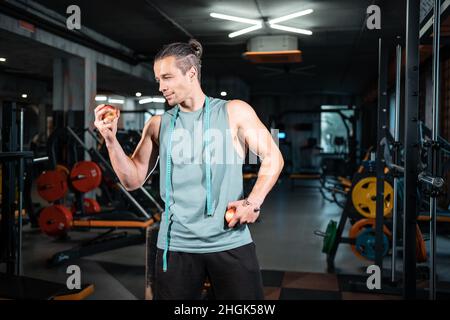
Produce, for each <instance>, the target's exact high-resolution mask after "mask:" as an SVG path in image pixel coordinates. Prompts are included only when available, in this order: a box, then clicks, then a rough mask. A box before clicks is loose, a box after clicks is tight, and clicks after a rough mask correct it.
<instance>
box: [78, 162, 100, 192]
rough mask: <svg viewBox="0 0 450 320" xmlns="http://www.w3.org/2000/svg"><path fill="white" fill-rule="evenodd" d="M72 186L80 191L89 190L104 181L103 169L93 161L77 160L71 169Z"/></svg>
mask: <svg viewBox="0 0 450 320" xmlns="http://www.w3.org/2000/svg"><path fill="white" fill-rule="evenodd" d="M70 182H71V185H72V187H73V188H74V189H75V190H77V191H79V192H89V191H91V190H94V189H95V188H97V187H98V186H99V185H100V183H101V182H102V170H101V169H100V167H99V166H98V165H97V164H96V163H95V162H93V161H80V162H77V163H76V164H75V165H74V166H73V168H72V170H71V171H70Z"/></svg>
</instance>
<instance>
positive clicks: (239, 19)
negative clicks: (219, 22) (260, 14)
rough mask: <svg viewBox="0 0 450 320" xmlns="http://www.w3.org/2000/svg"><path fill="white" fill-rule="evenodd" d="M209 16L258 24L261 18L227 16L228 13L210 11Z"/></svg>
mask: <svg viewBox="0 0 450 320" xmlns="http://www.w3.org/2000/svg"><path fill="white" fill-rule="evenodd" d="M210 16H211V17H213V18H217V19H223V20H229V21H235V22H242V23H247V24H260V23H261V20H253V19H247V18H240V17H235V16H229V15H226V14H221V13H215V12H213V13H211V14H210Z"/></svg>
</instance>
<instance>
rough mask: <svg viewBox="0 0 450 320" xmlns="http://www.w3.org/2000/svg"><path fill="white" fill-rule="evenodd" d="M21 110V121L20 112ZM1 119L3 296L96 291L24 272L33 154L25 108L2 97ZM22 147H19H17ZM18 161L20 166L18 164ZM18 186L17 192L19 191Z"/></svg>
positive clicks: (73, 296)
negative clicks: (26, 195) (26, 143)
mask: <svg viewBox="0 0 450 320" xmlns="http://www.w3.org/2000/svg"><path fill="white" fill-rule="evenodd" d="M18 113H19V119H20V120H19V124H17V115H18ZM0 119H1V122H2V129H1V135H2V146H1V147H2V148H1V152H0V164H1V166H2V181H1V183H2V185H3V186H2V201H1V211H0V215H1V219H0V263H5V264H6V268H5V271H6V272H5V273H0V299H20V300H25V299H42V300H49V299H53V300H58V299H61V300H79V299H84V298H86V297H87V296H89V295H91V294H92V293H93V292H94V286H93V285H92V284H81V288H80V289H75V290H70V291H69V290H68V289H67V286H66V284H59V283H53V282H50V281H43V280H39V279H33V278H29V277H24V276H23V275H22V223H23V220H22V214H18V215H17V218H16V217H15V212H16V211H18V212H22V211H23V190H24V184H23V180H24V162H25V160H27V161H29V160H30V159H32V158H33V156H34V154H33V152H30V151H23V140H22V137H23V130H22V128H23V109H21V108H18V107H17V106H16V104H15V103H14V102H7V101H3V103H2V106H1V107H0ZM17 150H19V151H17ZM17 162H18V166H16V164H17ZM16 190H17V192H16Z"/></svg>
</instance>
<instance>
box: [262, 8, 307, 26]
mask: <svg viewBox="0 0 450 320" xmlns="http://www.w3.org/2000/svg"><path fill="white" fill-rule="evenodd" d="M313 12H314V10H313V9H308V10H303V11H299V12H294V13H291V14H288V15H286V16H282V17H279V18H276V19H273V20H269V23H270V24H272V23H279V22H283V21H288V20H291V19H294V18H297V17H301V16H304V15H307V14H310V13H313Z"/></svg>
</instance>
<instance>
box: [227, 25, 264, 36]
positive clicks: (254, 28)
mask: <svg viewBox="0 0 450 320" xmlns="http://www.w3.org/2000/svg"><path fill="white" fill-rule="evenodd" d="M261 28H262V23H260V24H257V25H255V26H251V27H248V28H245V29H242V30H239V31H235V32H232V33H230V34H229V35H228V37H229V38H234V37H237V36H240V35H241V34H244V33H249V32H252V31H255V30H258V29H261Z"/></svg>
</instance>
